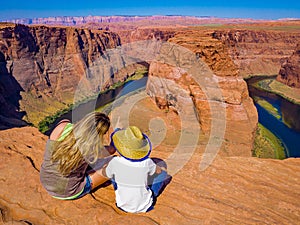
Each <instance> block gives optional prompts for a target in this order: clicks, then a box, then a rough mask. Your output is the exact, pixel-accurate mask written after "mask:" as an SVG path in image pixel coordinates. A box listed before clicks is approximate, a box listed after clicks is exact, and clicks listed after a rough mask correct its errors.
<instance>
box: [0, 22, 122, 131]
mask: <svg viewBox="0 0 300 225" xmlns="http://www.w3.org/2000/svg"><path fill="white" fill-rule="evenodd" d="M118 45H120V38H119V36H118V35H117V34H115V33H112V32H109V31H98V30H96V31H91V30H88V29H77V28H71V27H47V26H32V27H28V26H24V25H10V24H4V25H3V24H1V27H0V63H1V70H0V72H1V73H0V75H1V84H0V85H1V89H0V90H1V101H2V102H5V103H3V104H2V105H12V103H11V102H12V101H14V104H13V105H14V107H15V110H14V111H18V110H19V111H26V113H27V114H26V116H27V118H26V119H27V121H29V122H31V123H33V124H35V125H36V124H37V123H38V121H39V120H40V119H42V118H43V117H45V116H47V115H50V114H53V113H55V112H56V111H58V110H59V109H62V108H65V107H66V106H68V104H71V103H73V98H74V92H75V91H76V88H77V86H78V83H79V82H87V83H88V82H90V80H91V79H92V78H93V76H98V81H99V82H98V83H97V82H92V84H93V85H94V86H93V87H91V89H92V91H91V95H92V94H95V93H96V92H99V91H100V90H103V89H104V88H105V87H107V86H109V85H111V84H113V83H115V82H117V81H119V80H123V79H124V77H122V76H124V74H123V75H120V76H119V77H115V76H113V75H112V74H113V73H114V72H115V71H114V70H113V68H112V66H110V65H107V66H103V65H102V68H104V67H105V70H106V71H101V67H100V66H101V65H100V66H99V69H98V70H99V71H92V69H91V68H93V66H94V67H97V63H98V60H99V59H100V58H101V57H102V55H103V54H104V52H105V51H106V50H107V49H111V48H115V47H116V46H118ZM114 63H115V64H120V65H119V67H124V66H125V65H123V62H122V59H121V56H120V58H119V60H118V61H116V62H114ZM96 69H97V68H96ZM6 80H10V81H9V82H6ZM90 83H91V82H90ZM7 90H9V91H7ZM11 96H13V97H11ZM8 99H9V101H8ZM4 100H5V101H4ZM18 100H21V101H20V106H18V103H17V102H18ZM12 107H13V106H8V107H2V108H1V115H7V116H8V115H10V114H11V113H12V111H13V110H11V108H12ZM15 114H18V112H16V113H15ZM15 117H16V116H15Z"/></svg>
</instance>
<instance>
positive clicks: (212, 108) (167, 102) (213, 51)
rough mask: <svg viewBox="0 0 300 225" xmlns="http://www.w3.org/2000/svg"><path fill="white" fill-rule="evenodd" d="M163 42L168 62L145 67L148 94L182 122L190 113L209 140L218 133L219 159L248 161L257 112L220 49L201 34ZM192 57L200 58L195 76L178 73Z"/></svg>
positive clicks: (180, 34) (191, 33)
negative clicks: (196, 119) (172, 59)
mask: <svg viewBox="0 0 300 225" xmlns="http://www.w3.org/2000/svg"><path fill="white" fill-rule="evenodd" d="M168 41H169V43H171V44H170V46H168V47H167V48H168V49H167V50H165V52H167V54H168V56H167V57H168V58H174V61H170V62H168V61H167V60H168V59H164V60H165V62H166V63H164V62H152V63H151V64H150V69H149V80H148V84H147V91H148V93H149V95H150V96H152V98H153V99H154V101H155V102H156V103H157V105H158V106H159V107H160V108H171V109H174V110H175V111H177V112H179V113H182V114H183V115H184V116H186V117H189V115H190V114H191V116H192V114H193V108H194V109H195V110H196V112H197V117H198V121H199V123H200V126H201V130H202V131H203V132H204V133H206V134H209V135H210V136H214V135H215V134H214V133H215V132H221V131H222V129H223V130H224V136H223V137H218V135H216V136H215V138H220V139H222V140H224V142H223V145H222V151H221V152H220V153H221V154H223V155H227V156H228V155H230V156H233V155H235V156H250V155H251V149H252V145H253V140H254V135H255V130H256V126H257V122H258V116H257V111H256V108H255V106H254V104H253V101H252V99H251V98H250V97H249V94H248V89H247V85H246V82H245V81H244V80H243V79H242V77H240V76H238V75H237V73H238V68H237V67H236V66H235V64H234V63H233V61H232V60H231V58H230V57H229V55H228V48H227V47H226V45H224V44H223V43H222V42H221V41H219V40H217V39H214V38H213V37H212V36H211V34H210V33H209V32H203V31H186V32H178V33H176V34H175V36H174V37H173V38H171V39H169V40H168ZM192 55H194V56H195V57H196V58H198V59H201V61H200V62H199V65H197V64H196V63H195V65H196V68H197V69H196V71H194V72H193V71H190V72H188V71H187V69H185V68H180V67H179V65H183V67H185V66H187V65H189V64H191V63H192V62H191V60H192ZM164 60H163V61H164ZM176 65H178V66H176ZM191 67H193V65H191ZM210 80H211V81H210ZM188 108H189V110H188ZM216 121H217V122H216ZM218 122H219V123H220V125H219V127H218V128H216V127H215V128H214V129H217V130H214V131H213V130H212V126H213V125H214V126H218V125H215V124H216V123H218Z"/></svg>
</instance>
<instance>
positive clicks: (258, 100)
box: [254, 97, 281, 119]
mask: <svg viewBox="0 0 300 225" xmlns="http://www.w3.org/2000/svg"><path fill="white" fill-rule="evenodd" d="M254 101H255V102H256V103H257V104H259V105H260V106H261V107H263V108H264V109H265V110H267V111H268V112H269V113H271V114H272V115H273V116H274V117H275V118H277V119H281V116H280V114H279V112H278V109H276V108H275V107H274V106H273V105H272V104H271V103H269V102H268V101H266V100H264V99H262V98H259V97H255V98H254Z"/></svg>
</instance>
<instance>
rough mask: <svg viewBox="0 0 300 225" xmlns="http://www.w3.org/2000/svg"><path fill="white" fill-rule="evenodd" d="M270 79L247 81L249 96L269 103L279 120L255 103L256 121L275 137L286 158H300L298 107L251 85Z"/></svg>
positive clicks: (299, 111)
mask: <svg viewBox="0 0 300 225" xmlns="http://www.w3.org/2000/svg"><path fill="white" fill-rule="evenodd" d="M266 78H268V79H269V78H270V77H253V78H250V79H247V80H246V81H247V84H248V89H249V94H250V96H251V97H252V98H253V99H254V98H255V97H259V98H261V99H264V100H265V101H267V102H269V103H270V104H271V105H272V106H273V107H275V108H276V109H277V110H278V113H279V115H280V118H279V119H277V118H276V117H275V116H273V115H272V114H271V113H270V112H268V111H267V110H266V109H265V108H263V107H262V106H260V105H259V104H257V102H255V106H256V108H257V111H258V121H259V122H260V123H261V124H262V125H263V126H265V127H266V128H267V129H269V130H270V131H272V132H273V134H274V135H276V136H277V137H278V138H279V139H280V140H281V142H282V143H283V145H284V146H285V151H286V154H287V157H300V144H299V143H300V141H299V140H300V127H299V118H300V106H299V105H296V104H293V103H291V102H289V101H288V100H286V99H284V98H282V97H281V96H278V95H276V94H273V93H269V92H266V91H263V90H260V89H257V88H255V87H254V86H253V85H252V84H254V83H256V82H258V81H259V80H263V79H266Z"/></svg>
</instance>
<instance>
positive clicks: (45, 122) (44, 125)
mask: <svg viewBox="0 0 300 225" xmlns="http://www.w3.org/2000/svg"><path fill="white" fill-rule="evenodd" d="M147 73H148V71H147V70H145V69H137V70H136V72H135V73H134V74H133V75H132V76H130V77H128V78H127V79H126V80H125V81H118V82H116V83H114V84H113V85H111V86H110V87H109V88H108V89H106V90H104V91H101V92H100V93H98V94H95V95H92V96H89V97H87V98H85V99H83V100H81V101H78V102H76V103H75V104H69V106H68V107H66V108H63V109H60V110H58V111H56V113H55V114H54V115H50V116H46V117H44V119H42V120H39V121H40V122H39V123H38V124H34V125H37V127H38V129H39V131H40V132H42V133H45V132H46V131H47V130H49V128H50V127H49V126H50V125H51V124H53V123H54V121H55V120H56V119H57V118H59V117H61V116H62V115H63V114H65V113H67V112H69V111H70V110H72V109H74V108H76V107H77V106H79V105H81V104H83V103H86V102H89V101H91V100H95V99H97V97H98V96H99V95H101V94H105V93H107V92H108V91H110V90H113V89H116V88H118V87H120V86H122V85H124V84H125V83H127V82H129V81H131V80H138V79H141V78H143V77H144V76H145V75H146V74H147ZM105 107H107V105H105V106H102V107H99V108H98V109H96V111H100V110H101V108H105Z"/></svg>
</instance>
